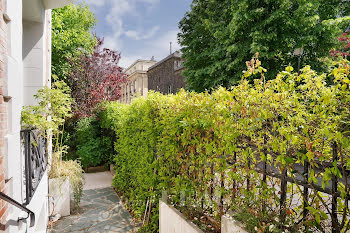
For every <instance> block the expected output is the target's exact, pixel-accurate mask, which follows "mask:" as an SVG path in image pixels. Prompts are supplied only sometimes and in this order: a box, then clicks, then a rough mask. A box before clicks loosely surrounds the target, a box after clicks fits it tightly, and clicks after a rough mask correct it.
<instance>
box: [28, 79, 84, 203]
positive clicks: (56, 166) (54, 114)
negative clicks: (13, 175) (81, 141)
mask: <svg viewBox="0 0 350 233" xmlns="http://www.w3.org/2000/svg"><path fill="white" fill-rule="evenodd" d="M34 97H35V99H36V101H37V105H33V106H25V107H24V108H23V111H22V115H21V122H22V127H24V128H28V129H31V128H36V129H40V130H41V131H42V132H43V133H44V136H45V138H46V139H48V140H51V138H52V139H53V141H54V143H53V148H52V152H53V153H52V160H51V164H50V171H49V178H59V177H69V180H70V182H71V184H72V187H73V191H74V201H75V204H76V205H78V204H79V202H80V198H81V195H82V188H83V176H82V172H83V170H82V168H81V165H80V163H78V162H77V161H62V155H64V154H65V153H66V150H67V147H66V146H63V145H62V141H61V140H62V134H63V131H64V129H63V128H64V122H65V118H66V117H70V116H71V105H72V101H73V100H72V98H71V96H70V88H69V87H68V86H67V85H66V84H65V82H63V81H56V82H54V83H53V84H52V88H49V87H46V86H45V87H43V88H41V89H39V90H38V92H37V94H36V95H35V96H34ZM48 146H49V143H48ZM47 150H51V149H49V148H47Z"/></svg>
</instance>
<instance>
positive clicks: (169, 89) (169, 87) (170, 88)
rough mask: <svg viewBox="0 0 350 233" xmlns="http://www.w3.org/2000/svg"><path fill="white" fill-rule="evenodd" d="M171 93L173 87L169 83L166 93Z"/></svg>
mask: <svg viewBox="0 0 350 233" xmlns="http://www.w3.org/2000/svg"><path fill="white" fill-rule="evenodd" d="M172 93H173V87H172V86H171V85H170V86H168V94H172Z"/></svg>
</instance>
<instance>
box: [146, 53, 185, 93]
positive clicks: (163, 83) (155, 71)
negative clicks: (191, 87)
mask: <svg viewBox="0 0 350 233" xmlns="http://www.w3.org/2000/svg"><path fill="white" fill-rule="evenodd" d="M180 61H182V59H181V58H180V57H176V56H173V57H171V58H169V59H167V60H165V61H164V62H162V63H161V64H159V65H157V66H156V67H153V68H152V69H150V70H148V71H147V76H148V90H154V91H158V92H161V93H163V94H168V92H169V91H171V93H176V92H178V91H179V89H181V88H185V85H186V84H185V79H184V77H183V76H182V75H181V71H179V70H178V71H177V70H175V62H180Z"/></svg>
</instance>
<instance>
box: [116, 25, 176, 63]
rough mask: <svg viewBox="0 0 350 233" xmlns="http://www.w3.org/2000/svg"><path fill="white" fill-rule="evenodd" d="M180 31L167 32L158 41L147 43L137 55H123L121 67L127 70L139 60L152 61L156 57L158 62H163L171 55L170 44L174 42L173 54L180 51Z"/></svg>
mask: <svg viewBox="0 0 350 233" xmlns="http://www.w3.org/2000/svg"><path fill="white" fill-rule="evenodd" d="M177 33H178V30H170V31H167V32H165V33H164V34H163V35H161V36H160V37H159V38H157V39H156V40H151V41H147V42H146V43H145V46H144V48H143V49H141V50H138V51H137V53H136V54H129V55H128V56H124V55H123V54H122V56H121V60H120V63H119V64H120V66H122V67H124V68H127V67H128V66H130V65H131V64H132V63H133V62H134V61H136V60H137V59H151V57H152V56H154V57H155V59H156V60H157V61H160V60H162V59H163V58H165V57H166V56H168V55H169V54H170V42H172V52H175V51H176V50H179V49H180V45H179V44H178V42H177Z"/></svg>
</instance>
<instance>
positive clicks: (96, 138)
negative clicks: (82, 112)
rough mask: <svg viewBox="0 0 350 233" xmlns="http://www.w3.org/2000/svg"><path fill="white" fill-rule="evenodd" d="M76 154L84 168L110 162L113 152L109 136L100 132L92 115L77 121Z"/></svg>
mask: <svg viewBox="0 0 350 233" xmlns="http://www.w3.org/2000/svg"><path fill="white" fill-rule="evenodd" d="M76 137H77V155H79V159H80V161H81V164H82V166H83V167H84V168H88V167H91V166H97V165H101V164H106V163H110V162H111V161H110V160H111V155H112V153H113V150H111V148H112V140H111V137H109V136H108V135H105V133H104V132H102V130H101V128H100V126H99V122H98V121H97V120H96V118H94V117H88V118H83V119H81V120H79V121H78V123H77V133H76Z"/></svg>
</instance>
